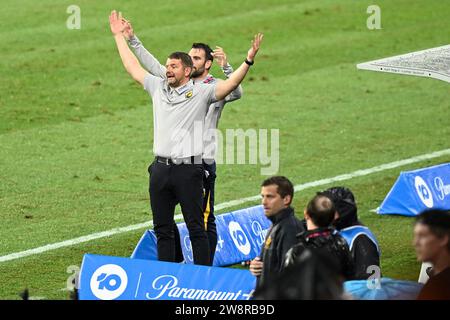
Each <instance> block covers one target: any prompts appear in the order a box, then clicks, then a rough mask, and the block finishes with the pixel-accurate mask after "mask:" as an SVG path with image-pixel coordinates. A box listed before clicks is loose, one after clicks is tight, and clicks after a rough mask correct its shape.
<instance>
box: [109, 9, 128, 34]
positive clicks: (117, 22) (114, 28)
mask: <svg viewBox="0 0 450 320" xmlns="http://www.w3.org/2000/svg"><path fill="white" fill-rule="evenodd" d="M109 26H110V27H111V32H112V34H113V35H115V36H116V35H119V34H121V33H122V32H123V31H124V30H125V27H126V24H125V22H124V20H123V18H122V12H119V14H117V11H116V10H113V11H111V14H110V15H109Z"/></svg>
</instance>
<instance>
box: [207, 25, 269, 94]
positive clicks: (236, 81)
mask: <svg viewBox="0 0 450 320" xmlns="http://www.w3.org/2000/svg"><path fill="white" fill-rule="evenodd" d="M262 39H263V35H262V34H261V33H258V34H257V35H255V38H254V39H253V41H252V47H251V48H250V50H248V53H247V60H248V61H250V62H253V59H254V58H255V56H256V54H257V52H258V50H259V47H260V45H261V41H262ZM248 69H250V66H249V65H248V64H246V63H245V62H244V63H242V64H241V66H240V67H239V68H238V69H237V70H236V71H234V72H233V73H232V74H231V75H230V77H229V78H228V79H227V80H225V81H220V82H219V83H218V84H217V86H216V92H215V94H216V99H217V100H223V99H225V97H226V96H227V95H229V94H230V93H231V92H232V91H233V90H234V89H236V88H237V87H238V86H239V85H240V84H241V82H242V80H244V78H245V75H246V74H247V72H248Z"/></svg>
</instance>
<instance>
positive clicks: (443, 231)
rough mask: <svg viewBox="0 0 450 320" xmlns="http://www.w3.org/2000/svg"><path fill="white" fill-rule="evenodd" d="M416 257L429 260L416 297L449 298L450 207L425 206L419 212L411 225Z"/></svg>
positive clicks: (424, 298)
mask: <svg viewBox="0 0 450 320" xmlns="http://www.w3.org/2000/svg"><path fill="white" fill-rule="evenodd" d="M413 243H414V247H415V249H416V253H417V259H418V260H419V261H421V262H430V263H431V264H432V265H433V270H432V274H431V277H430V279H429V280H428V281H427V283H425V285H424V286H423V288H422V291H420V293H419V296H418V297H417V299H418V300H450V211H443V210H428V211H425V212H423V213H421V214H420V215H419V216H418V217H417V219H416V224H415V226H414V242H413Z"/></svg>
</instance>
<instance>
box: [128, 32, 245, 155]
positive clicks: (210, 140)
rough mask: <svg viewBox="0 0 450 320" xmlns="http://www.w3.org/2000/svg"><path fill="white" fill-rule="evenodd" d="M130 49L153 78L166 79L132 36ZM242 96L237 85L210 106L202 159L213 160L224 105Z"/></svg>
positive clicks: (208, 80) (209, 80) (228, 69)
mask: <svg viewBox="0 0 450 320" xmlns="http://www.w3.org/2000/svg"><path fill="white" fill-rule="evenodd" d="M128 43H129V44H130V46H131V48H132V49H133V51H134V52H135V54H136V56H137V57H138V59H139V61H140V62H141V63H142V65H143V66H144V67H145V68H146V69H147V70H148V71H149V72H150V73H151V74H152V75H154V76H157V77H159V78H163V79H165V78H166V67H165V66H163V65H161V64H160V63H159V61H158V60H157V59H156V58H155V57H154V56H153V55H152V54H151V53H150V52H148V50H147V49H145V48H144V46H143V45H142V42H141V41H140V40H139V38H138V37H137V36H136V35H134V36H133V37H131V38H130V40H129V41H128ZM221 69H222V71H223V73H224V74H225V75H226V76H227V78H228V77H229V76H230V75H231V74H232V73H233V68H232V67H231V66H230V65H229V64H228V65H227V66H225V67H222V68H221ZM205 80H206V81H205ZM195 83H196V84H198V83H205V84H207V85H216V84H217V79H215V78H214V77H213V76H211V75H210V74H208V76H207V77H206V78H205V79H202V80H200V81H196V82H195ZM241 96H242V87H241V85H239V86H238V87H237V88H236V89H235V90H233V91H232V92H231V93H230V94H229V95H228V96H227V97H226V98H225V99H224V100H221V101H217V102H216V103H213V104H211V105H210V107H209V109H208V112H207V114H206V118H205V127H204V132H203V158H204V159H214V158H215V157H216V152H217V151H216V149H217V126H218V123H219V119H220V116H221V115H222V111H223V109H224V106H225V103H227V102H231V101H234V100H237V99H240V98H241Z"/></svg>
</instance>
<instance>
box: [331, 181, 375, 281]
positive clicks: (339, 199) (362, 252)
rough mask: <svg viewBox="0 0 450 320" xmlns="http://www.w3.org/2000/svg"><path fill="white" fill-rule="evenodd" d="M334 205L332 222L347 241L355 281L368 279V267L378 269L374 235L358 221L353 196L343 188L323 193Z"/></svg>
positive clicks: (348, 190) (334, 188)
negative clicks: (334, 214)
mask: <svg viewBox="0 0 450 320" xmlns="http://www.w3.org/2000/svg"><path fill="white" fill-rule="evenodd" d="M323 194H325V195H327V196H328V197H329V198H330V199H331V200H332V201H333V203H334V205H335V207H336V211H337V215H336V217H335V220H334V222H333V225H334V227H335V228H336V229H337V230H338V231H339V234H340V235H341V236H342V237H343V238H344V239H345V240H346V241H347V244H348V246H349V248H350V253H351V255H352V258H353V263H354V266H355V275H354V278H353V279H355V280H365V279H368V278H369V277H370V276H371V275H372V273H371V272H368V270H367V268H368V267H370V266H377V267H380V247H379V245H378V242H377V239H376V238H375V235H374V234H373V233H372V232H371V231H370V229H369V228H367V227H366V226H364V225H363V224H362V223H361V222H360V221H359V220H358V207H357V206H356V201H355V196H354V195H353V193H352V192H351V190H350V189H348V188H345V187H332V188H329V189H327V190H325V191H324V192H323Z"/></svg>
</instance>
